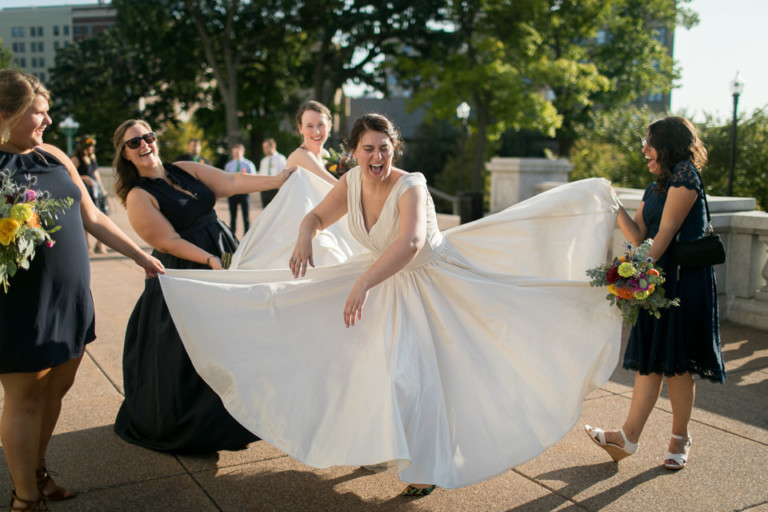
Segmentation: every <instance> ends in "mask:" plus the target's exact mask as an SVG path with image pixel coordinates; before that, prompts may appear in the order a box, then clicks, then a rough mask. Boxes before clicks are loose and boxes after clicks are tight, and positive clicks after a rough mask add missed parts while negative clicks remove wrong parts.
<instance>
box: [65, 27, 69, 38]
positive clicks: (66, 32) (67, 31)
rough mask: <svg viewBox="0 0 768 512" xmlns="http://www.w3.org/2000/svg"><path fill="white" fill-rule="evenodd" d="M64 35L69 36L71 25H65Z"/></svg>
mask: <svg viewBox="0 0 768 512" xmlns="http://www.w3.org/2000/svg"><path fill="white" fill-rule="evenodd" d="M64 35H65V36H68V35H69V25H64Z"/></svg>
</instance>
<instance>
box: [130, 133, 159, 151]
mask: <svg viewBox="0 0 768 512" xmlns="http://www.w3.org/2000/svg"><path fill="white" fill-rule="evenodd" d="M141 141H144V142H146V143H147V144H152V143H153V142H155V132H149V133H145V134H144V135H142V136H141V137H134V138H132V139H128V140H127V141H125V145H126V146H127V147H128V148H129V149H138V147H139V146H141Z"/></svg>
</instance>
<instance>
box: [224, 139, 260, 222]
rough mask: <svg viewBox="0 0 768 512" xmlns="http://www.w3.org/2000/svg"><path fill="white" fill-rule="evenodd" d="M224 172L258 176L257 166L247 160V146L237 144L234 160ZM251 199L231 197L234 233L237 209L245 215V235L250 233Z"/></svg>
mask: <svg viewBox="0 0 768 512" xmlns="http://www.w3.org/2000/svg"><path fill="white" fill-rule="evenodd" d="M224 170H225V171H227V172H233V173H234V172H242V173H245V174H256V166H255V165H253V162H251V161H250V160H248V159H247V158H245V146H243V145H242V144H235V145H234V146H233V147H232V160H230V161H229V162H227V165H225V166H224ZM250 203H251V198H250V196H249V195H248V194H235V195H233V196H230V197H229V218H230V222H229V227H230V229H231V230H232V233H234V232H235V230H236V228H237V209H238V207H239V208H240V209H241V210H242V214H243V228H244V229H243V235H245V233H247V232H248V228H249V227H250V225H251V223H250V219H249V216H250V213H251V212H250V209H251V204H250Z"/></svg>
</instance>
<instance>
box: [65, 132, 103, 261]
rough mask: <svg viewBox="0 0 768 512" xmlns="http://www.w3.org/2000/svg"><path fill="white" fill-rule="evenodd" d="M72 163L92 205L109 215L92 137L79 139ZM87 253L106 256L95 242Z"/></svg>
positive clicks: (99, 243)
mask: <svg viewBox="0 0 768 512" xmlns="http://www.w3.org/2000/svg"><path fill="white" fill-rule="evenodd" d="M72 163H73V164H75V167H77V172H78V174H80V179H82V180H83V183H85V188H86V190H88V195H89V196H90V197H91V201H93V204H95V205H96V206H97V207H98V208H99V210H101V211H102V212H103V213H104V215H109V213H110V210H109V203H108V202H107V189H106V188H105V187H104V183H102V181H101V175H100V174H99V164H98V162H97V161H96V141H95V140H94V138H93V137H91V136H88V135H86V136H83V137H81V138H80V140H79V141H78V144H77V147H75V154H74V156H73V157H72ZM86 239H87V237H86ZM89 247H90V246H89ZM88 252H89V254H90V253H92V252H97V253H101V254H106V253H107V247H106V246H105V245H104V244H102V243H101V242H99V241H98V240H96V245H94V246H93V251H91V250H90V249H89V250H88Z"/></svg>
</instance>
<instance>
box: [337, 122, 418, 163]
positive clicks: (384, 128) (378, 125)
mask: <svg viewBox="0 0 768 512" xmlns="http://www.w3.org/2000/svg"><path fill="white" fill-rule="evenodd" d="M367 131H372V132H379V133H383V134H384V135H386V136H387V137H389V140H391V141H392V147H393V148H394V160H397V159H398V158H400V156H401V155H402V154H403V145H404V144H403V138H402V136H401V135H400V131H399V130H398V129H397V128H396V127H395V124H394V123H393V122H392V121H391V120H390V119H389V118H388V117H387V116H385V115H382V114H376V113H370V114H365V115H363V116H362V117H359V118H358V119H357V121H355V124H354V125H353V126H352V131H351V132H350V134H349V138H348V139H347V140H346V141H344V144H345V145H346V146H347V149H349V150H350V151H354V150H355V149H356V148H357V146H358V145H359V144H360V139H362V138H363V135H364V134H365V132H367Z"/></svg>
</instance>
